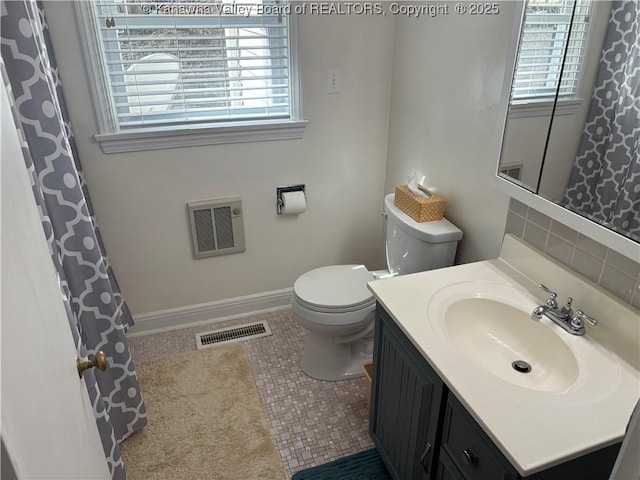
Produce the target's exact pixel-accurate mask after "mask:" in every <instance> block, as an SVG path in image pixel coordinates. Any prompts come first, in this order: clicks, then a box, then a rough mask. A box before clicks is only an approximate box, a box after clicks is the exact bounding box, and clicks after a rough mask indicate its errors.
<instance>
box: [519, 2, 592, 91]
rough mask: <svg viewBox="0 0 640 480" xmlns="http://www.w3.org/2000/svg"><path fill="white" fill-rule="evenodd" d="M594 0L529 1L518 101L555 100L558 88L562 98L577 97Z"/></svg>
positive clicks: (523, 36) (520, 56)
mask: <svg viewBox="0 0 640 480" xmlns="http://www.w3.org/2000/svg"><path fill="white" fill-rule="evenodd" d="M591 3H592V2H591V1H590V0H529V1H528V2H527V6H526V11H525V19H524V25H523V29H522V34H521V40H520V49H519V53H518V59H517V64H516V72H515V76H514V81H513V89H512V102H513V103H514V104H522V103H540V102H553V100H554V99H555V95H556V90H558V99H559V100H561V101H571V100H574V99H576V97H577V96H578V94H579V89H580V82H581V79H582V71H583V66H584V61H585V58H584V57H585V55H584V54H585V51H586V46H587V41H588V36H589V26H590V16H591V7H592V5H591ZM574 7H575V11H574ZM565 52H566V55H565ZM563 61H564V66H563ZM561 74H562V79H561V78H560V75H561Z"/></svg>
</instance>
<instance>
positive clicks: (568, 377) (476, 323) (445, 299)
mask: <svg viewBox="0 0 640 480" xmlns="http://www.w3.org/2000/svg"><path fill="white" fill-rule="evenodd" d="M535 306H536V305H535V303H533V302H532V300H531V299H530V298H529V296H528V295H527V294H526V292H524V291H521V290H519V289H517V288H515V287H513V286H510V285H504V284H497V283H482V282H464V283H457V284H453V285H450V286H447V287H445V288H443V289H441V290H440V291H438V292H437V293H436V294H435V295H434V296H433V297H432V300H431V302H430V304H429V313H428V315H429V321H430V323H431V324H432V326H433V328H434V330H435V331H436V333H437V335H438V336H439V337H440V339H441V341H443V342H444V343H446V344H448V345H449V346H451V347H453V348H455V349H457V350H458V351H459V352H460V353H462V354H463V355H464V356H465V357H466V360H467V363H468V366H469V368H470V369H473V368H481V369H483V370H485V371H487V372H488V373H490V374H492V375H494V376H495V377H497V378H499V379H500V380H502V381H505V382H509V383H511V384H513V385H517V386H520V387H524V388H528V389H532V390H538V391H546V392H560V391H563V390H566V389H568V388H569V387H571V385H573V384H574V383H575V382H576V381H577V380H578V377H579V367H578V360H577V358H576V355H575V354H574V352H573V351H572V349H571V348H569V346H568V345H567V343H566V342H565V341H564V339H563V338H562V335H569V334H568V333H566V332H564V331H561V330H559V329H554V328H550V327H549V325H548V324H547V323H546V322H534V321H533V320H531V311H532V310H533V308H534V307H535Z"/></svg>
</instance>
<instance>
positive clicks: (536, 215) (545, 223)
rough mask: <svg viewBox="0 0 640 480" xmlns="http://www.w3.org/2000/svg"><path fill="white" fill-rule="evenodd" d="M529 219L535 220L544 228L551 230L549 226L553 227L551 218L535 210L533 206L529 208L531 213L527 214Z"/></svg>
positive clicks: (534, 221)
mask: <svg viewBox="0 0 640 480" xmlns="http://www.w3.org/2000/svg"><path fill="white" fill-rule="evenodd" d="M527 221H529V222H533V223H535V224H536V225H538V226H539V227H542V228H544V229H545V230H549V227H551V219H550V218H549V217H547V216H546V215H544V214H543V213H540V212H539V211H537V210H534V209H533V208H530V209H529V213H528V214H527Z"/></svg>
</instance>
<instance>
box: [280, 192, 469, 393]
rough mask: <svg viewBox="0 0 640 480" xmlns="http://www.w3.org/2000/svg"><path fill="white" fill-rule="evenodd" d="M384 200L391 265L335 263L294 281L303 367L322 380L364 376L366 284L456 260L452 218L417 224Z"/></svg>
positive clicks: (369, 330)
mask: <svg viewBox="0 0 640 480" xmlns="http://www.w3.org/2000/svg"><path fill="white" fill-rule="evenodd" d="M393 199H394V195H393V194H389V195H387V196H386V197H385V199H384V211H385V214H386V218H387V241H386V251H387V267H388V268H389V270H388V271H387V270H384V271H376V272H370V271H368V270H367V268H366V267H365V266H364V265H334V266H330V267H322V268H316V269H315V270H311V271H310V272H307V273H305V274H303V275H301V276H300V277H299V278H298V279H297V280H296V281H295V283H294V285H293V296H292V299H291V307H292V308H293V312H294V314H295V317H296V320H297V321H298V323H299V324H300V325H301V326H302V327H304V328H305V329H306V330H308V333H307V341H306V345H305V349H304V355H303V358H302V370H303V371H304V372H305V373H306V374H307V375H309V376H310V377H313V378H317V379H320V380H331V381H333V380H345V379H347V378H352V377H356V376H360V375H362V374H363V373H362V368H361V367H360V362H361V361H362V360H366V359H370V358H371V356H372V354H373V330H374V325H375V321H374V320H375V317H374V311H375V304H376V302H375V299H374V297H373V294H372V293H371V292H370V291H369V289H368V288H367V283H368V282H370V281H372V280H375V279H378V278H385V277H391V276H395V275H405V274H408V273H415V272H422V271H425V270H431V269H435V268H441V267H447V266H450V265H453V260H454V257H455V254H456V248H457V246H458V240H460V239H461V238H462V231H460V229H458V228H457V227H456V226H455V225H453V224H452V223H451V222H449V221H448V220H447V219H442V220H438V221H435V222H425V223H418V222H416V221H414V220H413V219H412V218H411V217H409V216H408V215H407V214H405V213H404V212H402V211H401V210H400V209H399V208H398V207H396V206H395V205H394V204H393Z"/></svg>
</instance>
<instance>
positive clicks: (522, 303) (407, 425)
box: [369, 236, 640, 480]
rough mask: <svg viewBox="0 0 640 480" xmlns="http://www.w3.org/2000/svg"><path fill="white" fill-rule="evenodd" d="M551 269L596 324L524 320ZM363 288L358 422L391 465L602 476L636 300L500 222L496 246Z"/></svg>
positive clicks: (427, 475)
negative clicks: (470, 258)
mask: <svg viewBox="0 0 640 480" xmlns="http://www.w3.org/2000/svg"><path fill="white" fill-rule="evenodd" d="M551 280H553V281H554V282H556V283H557V286H556V285H554V286H556V288H558V289H560V290H561V292H560V295H562V296H569V295H572V296H573V297H574V305H576V307H577V308H580V309H583V310H585V312H587V313H589V314H591V315H592V316H594V317H596V318H598V320H599V321H600V325H598V326H597V327H588V328H587V332H586V335H585V336H573V335H570V334H569V333H567V332H565V331H563V330H562V329H561V328H560V327H559V326H558V325H556V324H554V323H553V322H551V321H550V320H549V319H548V318H546V317H543V318H542V319H541V321H540V322H534V321H532V320H531V318H530V316H531V311H532V310H533V309H534V308H535V306H537V305H540V304H544V301H545V295H544V294H542V292H540V293H538V291H537V283H538V282H539V283H543V282H546V283H550V282H551ZM560 287H562V288H560ZM369 288H370V289H371V291H372V292H374V294H375V296H376V299H377V301H378V306H377V310H376V338H375V350H374V371H373V384H372V392H371V397H372V398H371V414H370V427H369V428H370V433H371V436H372V438H373V440H374V443H375V445H376V447H377V449H378V451H379V452H380V455H381V456H382V458H383V459H384V461H385V464H386V465H387V468H388V470H389V471H390V472H391V475H392V476H393V477H394V478H396V479H402V480H404V479H438V480H445V479H447V480H449V479H454V480H471V479H474V480H475V479H477V480H485V479H486V480H496V479H520V478H525V479H540V480H542V479H568V478H580V479H581V480H582V479H608V477H609V474H610V472H611V469H612V468H613V464H614V462H615V459H616V456H617V453H618V450H619V448H620V444H621V441H622V439H623V437H624V433H625V428H626V425H627V422H628V420H629V417H630V415H631V411H632V409H633V407H634V405H635V403H636V402H637V401H638V397H639V396H640V375H639V370H640V366H639V365H638V363H639V362H640V360H639V350H638V337H639V336H640V335H639V333H640V331H639V329H640V326H639V322H638V312H637V311H636V310H633V309H631V308H629V307H628V306H625V305H623V304H620V303H619V302H617V301H616V299H615V298H613V297H611V296H609V295H608V294H606V293H605V292H604V291H602V290H600V289H598V287H596V286H594V285H592V284H589V282H587V281H585V280H583V279H581V278H579V277H577V276H575V275H574V274H573V273H572V272H570V271H568V270H566V269H564V268H563V267H561V266H559V265H557V264H555V262H553V261H552V260H550V259H548V258H546V257H545V256H544V255H542V254H540V253H538V252H537V251H535V250H534V249H531V248H530V247H528V246H527V245H526V244H524V243H522V242H520V241H518V240H517V239H515V238H512V237H510V236H507V237H506V238H505V243H504V245H503V249H502V253H501V257H500V258H499V259H496V260H491V261H486V262H477V263H474V264H468V265H461V266H457V267H451V268H447V269H441V270H436V271H429V272H424V273H419V274H414V275H408V276H403V277H397V278H393V279H387V280H380V281H376V282H371V283H370V284H369ZM599 329H600V330H599ZM516 360H521V361H526V362H528V363H529V364H530V366H531V371H530V372H523V371H519V370H517V369H516V368H513V367H512V365H511V362H512V361H516Z"/></svg>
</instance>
